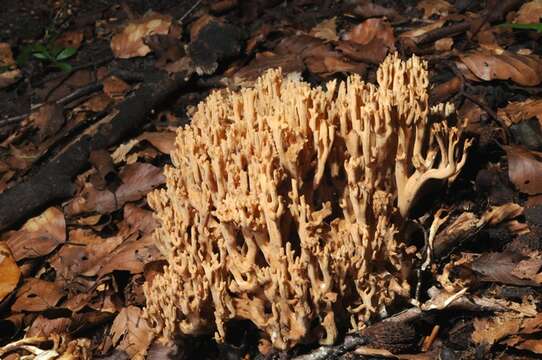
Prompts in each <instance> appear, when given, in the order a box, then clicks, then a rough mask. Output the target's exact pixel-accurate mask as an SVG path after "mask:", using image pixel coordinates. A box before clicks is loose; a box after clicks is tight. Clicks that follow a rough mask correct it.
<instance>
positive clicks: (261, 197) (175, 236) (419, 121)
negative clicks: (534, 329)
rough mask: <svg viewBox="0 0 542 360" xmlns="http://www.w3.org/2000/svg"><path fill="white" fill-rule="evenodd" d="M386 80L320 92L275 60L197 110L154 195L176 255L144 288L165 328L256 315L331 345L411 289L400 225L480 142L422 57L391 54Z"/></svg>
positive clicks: (215, 326)
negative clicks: (465, 128) (439, 97)
mask: <svg viewBox="0 0 542 360" xmlns="http://www.w3.org/2000/svg"><path fill="white" fill-rule="evenodd" d="M377 80H378V86H375V85H372V84H367V83H364V82H363V81H361V79H360V78H359V77H358V76H351V77H349V78H348V80H347V81H346V82H340V83H337V82H329V83H327V84H326V86H325V88H321V87H318V88H311V87H310V86H309V85H308V84H307V83H304V82H302V81H299V80H296V79H293V78H292V79H290V78H285V77H283V75H282V73H281V71H280V70H271V71H268V72H267V73H266V74H265V75H264V76H262V77H261V78H260V79H259V80H258V81H257V83H256V85H255V87H254V88H245V89H242V90H241V91H239V92H231V91H221V92H214V93H213V94H211V95H210V96H209V97H208V98H207V100H205V101H204V102H202V103H201V104H199V106H198V107H197V110H196V111H195V113H194V115H193V119H192V122H191V124H190V125H189V126H185V127H183V128H181V129H179V130H178V134H177V141H176V147H175V150H174V151H173V153H172V154H171V157H172V162H173V166H170V167H167V168H166V170H165V175H166V178H167V187H166V189H162V190H157V191H154V192H153V193H152V194H150V196H149V203H150V205H151V207H152V208H153V209H154V210H155V211H156V213H157V216H158V218H159V219H160V221H161V227H160V228H159V229H158V230H157V231H156V234H155V236H156V241H157V243H158V246H159V248H160V250H161V252H162V253H163V254H164V255H165V256H166V257H167V260H168V265H167V266H166V267H165V268H164V272H163V273H162V274H159V275H157V276H156V277H154V279H153V281H152V282H151V283H148V284H146V286H145V294H146V296H147V307H146V310H145V311H146V317H147V319H149V321H150V324H151V326H152V327H153V328H154V330H155V332H156V333H157V334H159V335H161V336H163V337H164V338H170V339H171V338H173V337H174V336H175V335H176V334H184V335H190V334H201V333H212V332H215V336H216V338H217V339H218V340H223V339H224V337H225V333H226V324H227V322H228V321H229V320H232V319H246V320H250V321H251V322H252V323H254V324H255V326H256V327H258V328H259V329H260V330H261V331H262V333H263V334H264V335H265V336H266V337H267V338H268V339H269V340H271V342H272V344H273V346H275V347H276V348H279V349H286V348H289V347H291V346H293V345H295V344H296V343H299V342H300V341H302V340H304V339H314V338H315V337H316V338H318V339H319V340H320V342H321V343H323V344H330V343H332V342H333V341H334V340H335V339H336V338H337V335H338V331H339V329H341V328H345V327H350V328H352V329H359V328H361V327H363V326H364V324H365V323H366V322H367V320H368V319H369V318H370V317H371V316H374V315H379V314H380V315H381V314H383V313H385V310H386V306H387V305H388V304H390V302H391V301H393V299H394V298H395V297H396V296H408V295H409V291H410V287H409V284H408V282H407V275H408V266H409V255H408V252H407V251H406V245H405V243H404V239H403V238H402V234H401V233H400V229H401V226H402V225H403V224H404V222H405V219H406V217H407V216H408V214H409V210H410V208H411V207H412V204H413V202H414V201H415V200H416V199H417V197H418V196H419V194H420V190H421V189H422V188H423V187H424V184H426V183H427V182H428V181H429V180H431V179H436V180H442V181H451V180H453V179H454V178H455V177H456V176H457V175H458V173H459V171H460V170H461V168H462V167H463V165H464V163H465V159H466V150H467V148H468V147H469V145H470V142H469V141H463V140H461V136H460V130H459V129H457V128H455V127H449V126H448V125H447V124H446V122H445V121H442V120H443V119H445V118H446V117H448V115H449V114H450V113H451V112H452V111H453V108H452V107H451V106H450V105H443V104H441V105H439V106H436V107H434V108H429V106H428V94H427V87H428V74H427V66H426V64H425V63H424V62H423V61H421V60H420V59H418V58H416V57H413V58H411V59H409V60H408V61H401V60H400V59H399V58H398V57H397V55H391V56H389V57H388V58H387V59H386V60H385V61H384V63H383V64H382V65H381V66H380V68H379V69H378V72H377ZM430 118H431V121H430Z"/></svg>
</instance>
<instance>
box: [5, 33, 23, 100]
mask: <svg viewBox="0 0 542 360" xmlns="http://www.w3.org/2000/svg"><path fill="white" fill-rule="evenodd" d="M2 69H4V70H2ZM21 76H22V73H21V70H19V69H17V67H16V65H15V60H14V59H13V53H12V52H11V47H10V46H9V44H8V43H0V89H2V88H5V87H8V86H10V85H12V84H14V83H16V82H17V81H18V80H19V79H20V78H21Z"/></svg>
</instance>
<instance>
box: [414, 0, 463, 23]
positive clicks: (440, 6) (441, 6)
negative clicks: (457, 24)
mask: <svg viewBox="0 0 542 360" xmlns="http://www.w3.org/2000/svg"><path fill="white" fill-rule="evenodd" d="M416 7H417V8H418V9H420V10H423V17H424V18H425V19H429V18H430V17H431V16H433V15H441V16H442V15H448V14H449V13H450V12H452V11H453V10H454V7H453V6H452V5H450V3H448V2H447V1H444V0H422V1H420V2H418V4H416Z"/></svg>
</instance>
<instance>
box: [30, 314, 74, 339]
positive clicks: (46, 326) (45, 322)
mask: <svg viewBox="0 0 542 360" xmlns="http://www.w3.org/2000/svg"><path fill="white" fill-rule="evenodd" d="M71 323H72V321H71V319H70V318H68V317H58V318H54V319H49V318H47V317H45V316H43V315H42V314H40V315H38V317H37V318H36V319H35V320H34V321H33V322H32V325H30V328H29V329H28V331H27V332H26V334H25V336H27V337H33V336H43V337H49V336H51V335H53V334H57V335H64V334H67V333H68V329H69V327H70V325H71Z"/></svg>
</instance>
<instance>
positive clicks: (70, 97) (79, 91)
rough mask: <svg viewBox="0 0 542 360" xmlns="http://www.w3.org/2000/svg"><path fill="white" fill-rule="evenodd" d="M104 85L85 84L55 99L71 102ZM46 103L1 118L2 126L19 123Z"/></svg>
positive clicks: (98, 89) (62, 102)
mask: <svg viewBox="0 0 542 360" xmlns="http://www.w3.org/2000/svg"><path fill="white" fill-rule="evenodd" d="M102 87H103V85H102V84H100V83H91V84H88V85H86V86H83V87H81V88H79V89H76V90H75V91H73V92H71V93H69V94H68V95H66V96H63V97H61V98H60V99H58V100H57V101H55V103H57V104H59V105H66V104H69V103H71V102H72V101H74V100H77V99H79V98H81V97H83V96H86V95H88V94H92V93H93V92H96V91H100V90H101V89H102ZM45 104H47V102H42V103H39V104H34V105H32V106H31V107H30V112H28V113H25V114H21V115H16V116H12V117H10V118H7V119H3V120H0V127H4V126H7V125H11V124H14V123H17V122H19V121H21V120H24V119H25V118H27V117H28V116H30V114H31V113H32V111H35V110H37V109H39V108H41V107H42V106H43V105H45Z"/></svg>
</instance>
